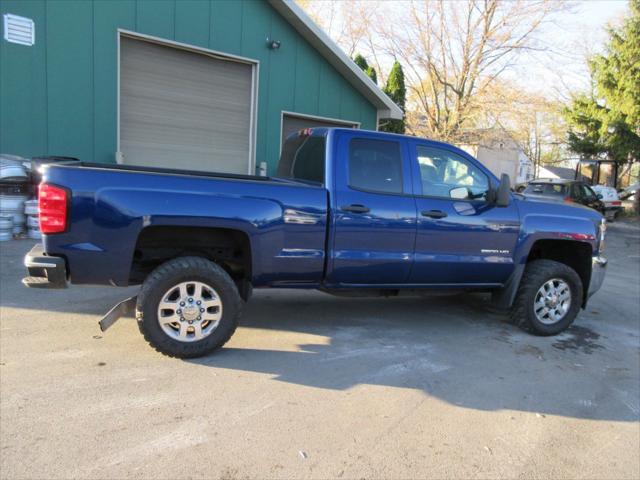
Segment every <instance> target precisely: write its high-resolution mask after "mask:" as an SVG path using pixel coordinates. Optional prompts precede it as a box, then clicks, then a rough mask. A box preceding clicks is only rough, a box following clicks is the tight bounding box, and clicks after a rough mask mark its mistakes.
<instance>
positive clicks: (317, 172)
mask: <svg viewBox="0 0 640 480" xmlns="http://www.w3.org/2000/svg"><path fill="white" fill-rule="evenodd" d="M325 143H326V138H325V137H324V136H322V137H318V136H312V135H305V134H298V135H291V136H289V138H287V140H286V141H285V143H284V145H283V148H282V154H281V155H280V163H279V164H278V177H280V178H294V179H296V180H303V181H307V182H312V183H316V184H323V183H324V152H325Z"/></svg>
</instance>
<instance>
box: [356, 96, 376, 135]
mask: <svg viewBox="0 0 640 480" xmlns="http://www.w3.org/2000/svg"><path fill="white" fill-rule="evenodd" d="M377 113H378V111H377V110H376V107H374V106H373V105H371V104H370V103H369V102H367V101H366V100H361V109H360V122H361V125H360V128H362V129H364V130H375V129H376V127H377V125H376V119H377V116H376V115H377Z"/></svg>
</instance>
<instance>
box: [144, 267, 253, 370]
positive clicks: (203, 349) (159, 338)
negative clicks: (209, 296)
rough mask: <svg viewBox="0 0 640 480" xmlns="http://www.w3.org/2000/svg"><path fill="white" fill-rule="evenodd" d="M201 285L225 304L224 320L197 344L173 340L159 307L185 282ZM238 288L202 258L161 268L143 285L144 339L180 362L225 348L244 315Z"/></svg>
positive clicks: (225, 274)
mask: <svg viewBox="0 0 640 480" xmlns="http://www.w3.org/2000/svg"><path fill="white" fill-rule="evenodd" d="M188 281H198V282H204V283H206V284H207V285H209V286H211V287H213V288H214V289H215V290H216V292H217V293H218V296H219V298H220V300H221V301H222V305H223V308H222V317H221V319H220V321H219V324H218V326H217V327H216V328H215V330H214V331H212V332H211V333H210V334H209V335H208V336H207V337H205V338H203V339H202V340H197V341H193V342H182V341H179V340H176V339H173V338H171V337H170V336H169V335H168V334H167V333H165V332H164V331H163V329H162V328H161V326H160V323H159V322H158V305H159V302H160V300H161V299H162V296H163V295H164V293H165V292H166V291H167V290H168V289H170V288H171V287H172V286H174V285H177V284H179V283H181V282H188ZM242 305H243V302H242V299H241V298H240V295H239V293H238V289H237V287H236V284H235V283H234V282H233V280H232V279H231V277H229V275H228V274H227V272H225V271H224V270H223V269H222V268H221V267H220V266H219V265H216V264H215V263H213V262H211V261H209V260H207V259H205V258H201V257H179V258H175V259H173V260H169V261H168V262H165V263H163V264H162V265H160V266H159V267H157V268H156V269H155V270H154V271H153V272H151V274H149V276H148V277H147V278H146V280H145V281H144V283H143V284H142V288H141V290H140V293H139V294H138V301H137V305H136V319H137V320H138V327H139V329H140V332H141V333H142V335H144V338H145V340H146V341H147V342H149V344H150V345H151V346H152V347H153V348H155V349H156V350H157V351H158V352H160V353H163V354H165V355H168V356H170V357H177V358H195V357H201V356H203V355H207V354H208V353H211V352H213V351H214V350H216V349H218V348H220V347H222V346H223V345H224V344H225V343H226V342H227V341H228V340H229V338H231V335H233V332H235V330H236V327H237V326H238V317H239V316H240V313H241V312H242Z"/></svg>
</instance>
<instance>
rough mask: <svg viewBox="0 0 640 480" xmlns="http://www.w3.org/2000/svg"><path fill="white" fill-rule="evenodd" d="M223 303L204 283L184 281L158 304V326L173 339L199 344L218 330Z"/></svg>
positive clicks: (168, 292) (165, 294)
mask: <svg viewBox="0 0 640 480" xmlns="http://www.w3.org/2000/svg"><path fill="white" fill-rule="evenodd" d="M221 318H222V300H221V299H220V296H219V295H218V292H216V290H215V289H214V288H213V287H211V286H210V285H207V284H206V283H202V282H182V283H179V284H177V285H174V286H173V287H171V288H170V289H169V290H167V291H166V292H165V293H164V295H163V296H162V298H161V300H160V303H159V304H158V323H160V327H161V328H162V330H163V331H164V333H166V334H167V335H168V336H169V337H171V338H173V339H175V340H178V341H180V342H197V341H199V340H202V339H204V338H207V337H208V336H209V335H211V333H213V331H214V330H215V329H216V328H218V325H219V324H220V319H221Z"/></svg>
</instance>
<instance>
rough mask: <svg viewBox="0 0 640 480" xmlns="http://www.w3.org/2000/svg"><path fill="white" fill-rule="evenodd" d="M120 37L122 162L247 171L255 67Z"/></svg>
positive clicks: (154, 165)
mask: <svg viewBox="0 0 640 480" xmlns="http://www.w3.org/2000/svg"><path fill="white" fill-rule="evenodd" d="M120 42H121V43H120V151H121V152H122V162H123V163H125V164H127V165H144V166H153V167H166V168H179V169H184V170H204V171H216V172H228V173H248V172H249V171H250V169H251V156H252V148H251V144H252V136H253V135H252V129H251V125H252V118H251V116H252V108H251V105H252V90H253V86H252V78H253V66H252V65H251V64H248V63H242V62H238V61H232V60H226V59H220V58H217V57H213V56H211V55H207V54H201V53H196V52H193V51H189V50H184V49H180V48H174V47H171V46H165V45H160V44H156V43H151V42H147V41H143V40H137V39H132V38H128V37H122V38H121V40H120ZM250 173H253V172H252V171H251V172H250Z"/></svg>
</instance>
